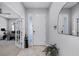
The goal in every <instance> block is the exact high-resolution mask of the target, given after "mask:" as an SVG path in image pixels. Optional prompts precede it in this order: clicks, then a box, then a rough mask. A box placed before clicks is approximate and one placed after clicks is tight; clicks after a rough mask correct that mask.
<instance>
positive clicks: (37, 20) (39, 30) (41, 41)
mask: <svg viewBox="0 0 79 59" xmlns="http://www.w3.org/2000/svg"><path fill="white" fill-rule="evenodd" d="M32 20H33V45H45V42H46V22H45V20H46V15H44V14H34V15H33V16H32Z"/></svg>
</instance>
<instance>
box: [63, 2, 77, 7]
mask: <svg viewBox="0 0 79 59" xmlns="http://www.w3.org/2000/svg"><path fill="white" fill-rule="evenodd" d="M77 3H78V2H68V3H67V4H66V5H65V6H64V8H71V7H73V6H75V5H76V4H77Z"/></svg>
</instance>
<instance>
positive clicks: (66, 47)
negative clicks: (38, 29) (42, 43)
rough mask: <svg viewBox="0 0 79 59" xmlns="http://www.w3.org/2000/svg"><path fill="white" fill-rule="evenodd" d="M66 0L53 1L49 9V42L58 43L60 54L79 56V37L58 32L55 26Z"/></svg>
mask: <svg viewBox="0 0 79 59" xmlns="http://www.w3.org/2000/svg"><path fill="white" fill-rule="evenodd" d="M64 4H65V2H54V3H52V5H51V7H50V11H49V42H48V43H49V44H55V43H56V44H57V47H58V48H59V52H60V55H66V56H69V55H72V56H73V55H75V56H77V55H78V56H79V37H76V36H70V35H63V34H58V32H57V29H56V30H54V28H53V26H55V25H57V21H58V14H59V12H60V10H61V8H62V7H63V6H64Z"/></svg>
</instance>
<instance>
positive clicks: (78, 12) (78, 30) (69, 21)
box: [57, 2, 79, 36]
mask: <svg viewBox="0 0 79 59" xmlns="http://www.w3.org/2000/svg"><path fill="white" fill-rule="evenodd" d="M57 31H58V33H60V34H66V35H73V36H79V3H78V2H67V3H66V4H65V5H64V6H63V8H62V9H61V11H60V13H59V16H58V29H57Z"/></svg>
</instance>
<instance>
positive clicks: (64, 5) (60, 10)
mask: <svg viewBox="0 0 79 59" xmlns="http://www.w3.org/2000/svg"><path fill="white" fill-rule="evenodd" d="M67 3H69V2H66V3H64V5H63V6H62V8H61V9H60V11H59V14H58V19H57V33H58V34H62V33H59V31H58V29H59V27H58V23H59V15H60V13H61V11H62V10H63V8H64V6H66V5H67ZM62 35H68V34H62ZM70 36H75V37H79V36H77V35H70Z"/></svg>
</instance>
